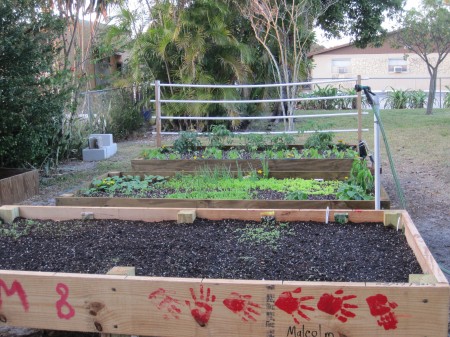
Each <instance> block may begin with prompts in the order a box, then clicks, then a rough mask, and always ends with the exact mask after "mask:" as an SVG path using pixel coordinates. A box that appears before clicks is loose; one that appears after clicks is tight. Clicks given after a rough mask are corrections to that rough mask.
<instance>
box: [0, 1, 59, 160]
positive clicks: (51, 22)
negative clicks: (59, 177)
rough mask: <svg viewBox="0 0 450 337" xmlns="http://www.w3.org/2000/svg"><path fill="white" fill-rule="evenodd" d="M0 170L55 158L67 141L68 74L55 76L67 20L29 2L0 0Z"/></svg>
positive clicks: (57, 73)
mask: <svg viewBox="0 0 450 337" xmlns="http://www.w3.org/2000/svg"><path fill="white" fill-rule="evenodd" d="M0 18H1V19H0V144H1V145H0V167H1V166H3V167H23V166H38V165H42V164H43V163H45V162H47V161H49V160H54V158H57V157H58V155H60V153H59V152H58V151H59V150H60V148H59V144H60V142H61V141H62V140H64V137H65V135H64V134H63V130H62V125H63V124H64V119H65V118H64V105H65V102H66V101H67V97H68V95H67V94H68V91H67V90H66V88H67V87H65V84H66V83H67V82H66V79H67V75H68V72H55V71H54V69H53V65H54V63H55V58H56V56H57V55H58V53H59V49H58V48H59V46H58V43H57V41H58V39H57V38H58V36H60V34H62V32H63V29H64V26H63V22H62V21H60V20H59V19H58V18H57V17H55V16H52V15H51V14H49V13H45V12H43V11H37V10H36V8H35V4H33V3H32V2H30V1H25V0H2V1H0Z"/></svg>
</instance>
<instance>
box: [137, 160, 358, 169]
mask: <svg viewBox="0 0 450 337" xmlns="http://www.w3.org/2000/svg"><path fill="white" fill-rule="evenodd" d="M267 163H268V166H269V170H270V171H307V172H310V171H331V172H335V171H347V172H350V169H351V167H352V163H353V159H269V160H267ZM205 166H208V167H227V168H230V169H231V170H232V171H236V170H237V169H238V167H239V169H240V170H242V171H251V170H259V169H261V168H262V163H261V160H259V159H236V160H231V159H224V160H220V159H202V160H192V159H175V160H159V159H149V160H143V159H134V160H131V167H132V170H133V171H147V172H151V171H174V172H183V171H195V170H198V169H199V168H202V167H205Z"/></svg>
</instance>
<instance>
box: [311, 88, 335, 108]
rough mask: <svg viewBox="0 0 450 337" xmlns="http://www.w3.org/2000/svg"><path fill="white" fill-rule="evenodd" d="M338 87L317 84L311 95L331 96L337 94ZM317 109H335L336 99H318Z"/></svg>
mask: <svg viewBox="0 0 450 337" xmlns="http://www.w3.org/2000/svg"><path fill="white" fill-rule="evenodd" d="M337 94H338V89H337V88H335V87H332V86H331V85H329V84H328V85H326V86H325V87H323V88H322V87H320V86H319V85H316V89H315V90H314V91H313V95H314V96H315V97H332V96H337ZM317 103H318V109H322V110H332V109H336V107H337V105H338V101H337V100H336V99H327V100H319V101H318V102H317Z"/></svg>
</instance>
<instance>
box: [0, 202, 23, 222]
mask: <svg viewBox="0 0 450 337" xmlns="http://www.w3.org/2000/svg"><path fill="white" fill-rule="evenodd" d="M19 215H20V211H19V207H18V206H9V205H8V206H1V207H0V220H1V221H4V222H6V223H13V221H14V219H15V218H18V217H19Z"/></svg>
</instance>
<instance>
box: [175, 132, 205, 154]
mask: <svg viewBox="0 0 450 337" xmlns="http://www.w3.org/2000/svg"><path fill="white" fill-rule="evenodd" d="M201 145H202V144H201V143H200V140H199V139H198V138H197V134H196V133H194V132H182V133H181V134H180V137H178V138H177V139H176V140H175V141H174V142H173V149H174V150H175V151H178V152H179V153H188V152H194V151H196V150H197V148H198V147H199V146H201Z"/></svg>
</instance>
